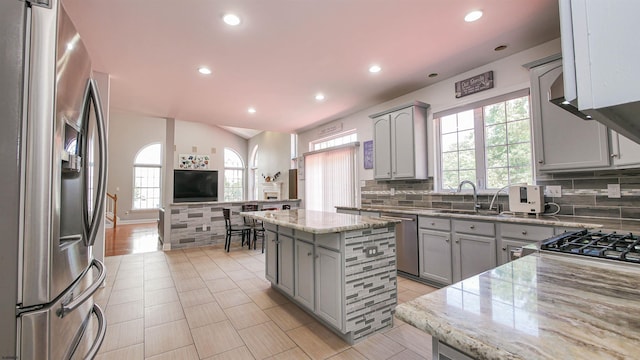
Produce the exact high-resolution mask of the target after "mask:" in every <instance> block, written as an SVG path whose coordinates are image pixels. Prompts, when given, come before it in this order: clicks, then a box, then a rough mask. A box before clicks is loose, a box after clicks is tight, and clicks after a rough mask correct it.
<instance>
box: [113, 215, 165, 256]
mask: <svg viewBox="0 0 640 360" xmlns="http://www.w3.org/2000/svg"><path fill="white" fill-rule="evenodd" d="M160 249H161V247H160V241H158V224H157V223H155V222H153V223H147V224H130V225H118V226H117V227H116V228H115V229H114V228H107V229H105V250H104V251H105V256H116V255H128V254H140V253H146V252H152V251H158V250H160Z"/></svg>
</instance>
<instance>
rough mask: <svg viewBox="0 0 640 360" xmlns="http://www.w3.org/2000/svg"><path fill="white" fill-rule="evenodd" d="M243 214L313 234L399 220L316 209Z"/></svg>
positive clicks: (383, 225) (371, 226)
mask: <svg viewBox="0 0 640 360" xmlns="http://www.w3.org/2000/svg"><path fill="white" fill-rule="evenodd" d="M240 215H241V216H245V217H248V218H252V219H256V220H260V221H263V222H266V223H271V224H274V225H280V226H285V227H288V228H292V229H295V230H300V231H306V232H309V233H312V234H328V233H336V232H344V231H352V230H362V229H372V228H383V227H389V226H393V225H395V224H396V223H398V222H399V220H394V219H387V218H372V217H368V216H360V215H350V214H339V213H331V212H324V211H316V210H306V209H295V210H270V211H269V210H267V211H252V212H241V213H240Z"/></svg>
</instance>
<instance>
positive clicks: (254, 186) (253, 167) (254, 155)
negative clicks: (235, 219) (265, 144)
mask: <svg viewBox="0 0 640 360" xmlns="http://www.w3.org/2000/svg"><path fill="white" fill-rule="evenodd" d="M250 159H251V160H249V164H250V165H249V170H250V173H249V181H251V184H249V194H252V195H253V198H252V199H251V200H258V199H259V198H260V197H259V196H258V184H259V183H260V178H259V176H260V175H259V174H258V145H256V146H254V147H253V150H251V157H250Z"/></svg>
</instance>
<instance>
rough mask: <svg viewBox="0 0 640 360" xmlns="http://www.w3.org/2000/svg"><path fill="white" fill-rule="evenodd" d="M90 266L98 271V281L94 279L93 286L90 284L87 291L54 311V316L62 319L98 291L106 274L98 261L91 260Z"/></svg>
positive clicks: (102, 265)
mask: <svg viewBox="0 0 640 360" xmlns="http://www.w3.org/2000/svg"><path fill="white" fill-rule="evenodd" d="M91 266H95V267H96V269H98V271H99V272H100V274H99V275H98V279H96V281H94V282H93V284H91V286H89V287H88V288H87V290H85V291H84V292H83V293H82V294H80V295H78V297H76V298H75V299H73V301H71V302H69V303H68V304H62V307H61V308H60V309H58V310H57V311H56V315H58V316H59V317H61V318H62V317H64V316H65V315H67V314H68V313H70V312H72V311H73V310H75V309H76V308H77V307H78V306H80V305H82V303H84V302H85V301H86V300H87V299H88V298H90V297H91V296H93V294H94V293H95V292H96V291H98V289H99V288H100V286H102V283H103V282H104V279H105V278H106V277H107V272H106V271H105V270H104V264H103V263H102V262H101V261H100V260H97V259H93V261H92V262H91Z"/></svg>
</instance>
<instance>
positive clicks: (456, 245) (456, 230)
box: [451, 219, 497, 282]
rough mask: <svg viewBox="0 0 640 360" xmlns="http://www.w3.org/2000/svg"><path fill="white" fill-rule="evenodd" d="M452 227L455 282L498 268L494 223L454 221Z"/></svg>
mask: <svg viewBox="0 0 640 360" xmlns="http://www.w3.org/2000/svg"><path fill="white" fill-rule="evenodd" d="M451 226H452V228H453V244H452V253H453V256H452V262H453V281H454V282H456V281H460V280H462V279H466V278H468V277H470V276H473V275H477V274H479V273H481V272H484V271H487V270H490V269H493V268H494V267H496V265H497V261H496V238H495V225H494V223H492V222H483V221H475V220H474V221H468V220H457V219H454V220H452V221H451Z"/></svg>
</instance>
